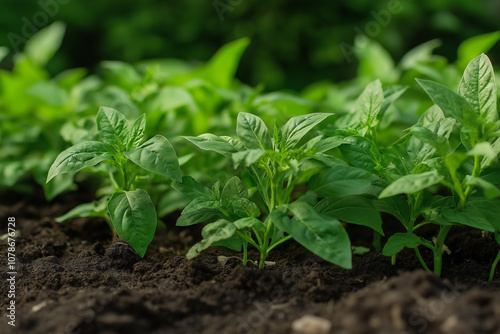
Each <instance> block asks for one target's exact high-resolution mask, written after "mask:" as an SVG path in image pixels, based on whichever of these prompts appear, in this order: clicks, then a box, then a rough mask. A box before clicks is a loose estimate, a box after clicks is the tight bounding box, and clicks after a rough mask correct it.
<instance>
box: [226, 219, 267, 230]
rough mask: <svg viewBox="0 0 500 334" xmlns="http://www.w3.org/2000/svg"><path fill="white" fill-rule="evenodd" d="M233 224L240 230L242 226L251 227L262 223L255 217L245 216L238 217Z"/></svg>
mask: <svg viewBox="0 0 500 334" xmlns="http://www.w3.org/2000/svg"><path fill="white" fill-rule="evenodd" d="M233 224H234V226H235V227H236V228H237V229H238V230H242V229H244V228H252V227H253V226H254V225H256V224H262V222H261V221H260V220H258V219H257V218H253V217H247V218H242V219H238V220H237V221H235V222H234V223H233Z"/></svg>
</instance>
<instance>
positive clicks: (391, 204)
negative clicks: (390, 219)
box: [373, 197, 410, 226]
mask: <svg viewBox="0 0 500 334" xmlns="http://www.w3.org/2000/svg"><path fill="white" fill-rule="evenodd" d="M373 204H374V205H375V207H376V208H377V210H378V211H379V212H385V213H388V214H391V215H392V216H394V218H396V219H397V220H399V221H400V222H401V224H403V226H408V221H409V220H410V208H409V206H408V204H409V203H408V202H407V201H405V200H404V199H402V198H401V197H389V198H384V199H380V200H376V201H374V203H373Z"/></svg>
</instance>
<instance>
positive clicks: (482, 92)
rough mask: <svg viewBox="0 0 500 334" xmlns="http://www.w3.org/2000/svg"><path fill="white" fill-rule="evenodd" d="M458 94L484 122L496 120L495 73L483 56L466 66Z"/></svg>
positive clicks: (486, 58) (487, 59)
mask: <svg viewBox="0 0 500 334" xmlns="http://www.w3.org/2000/svg"><path fill="white" fill-rule="evenodd" d="M499 34H500V32H499ZM458 93H459V94H460V95H462V96H463V97H464V98H465V99H466V100H467V102H469V104H470V105H471V106H472V108H474V111H475V112H476V113H477V114H478V115H481V116H483V117H484V119H485V120H486V121H490V122H495V121H496V120H498V110H497V85H496V82H495V72H494V71H493V66H492V65H491V62H490V60H489V58H488V57H487V56H486V55H485V54H482V55H479V56H477V57H476V58H474V59H473V60H472V61H471V62H470V64H469V65H468V66H467V68H466V69H465V72H464V75H463V77H462V80H461V81H460V85H459V86H458Z"/></svg>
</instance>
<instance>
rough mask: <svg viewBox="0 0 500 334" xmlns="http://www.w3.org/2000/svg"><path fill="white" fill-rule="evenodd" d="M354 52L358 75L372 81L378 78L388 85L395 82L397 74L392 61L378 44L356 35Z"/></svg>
mask: <svg viewBox="0 0 500 334" xmlns="http://www.w3.org/2000/svg"><path fill="white" fill-rule="evenodd" d="M354 50H355V51H356V56H357V57H358V59H359V67H358V75H359V76H362V77H368V78H372V79H376V78H379V79H380V80H382V81H383V82H386V83H390V82H393V81H395V80H397V77H398V72H397V70H396V68H395V64H394V60H393V59H392V57H391V55H390V54H389V52H387V50H385V49H384V48H383V47H382V46H381V45H380V44H379V43H377V42H375V41H374V40H371V39H369V38H368V37H366V36H364V35H358V36H357V37H356V40H355V44H354Z"/></svg>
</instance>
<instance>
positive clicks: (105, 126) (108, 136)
mask: <svg viewBox="0 0 500 334" xmlns="http://www.w3.org/2000/svg"><path fill="white" fill-rule="evenodd" d="M96 123H97V130H98V131H99V134H100V135H101V137H102V140H103V141H104V142H105V143H107V144H109V145H111V146H113V147H114V148H116V149H117V150H119V151H122V150H124V149H125V148H126V143H127V141H128V138H129V135H130V131H129V125H128V121H127V119H126V118H125V116H123V114H122V113H120V112H118V111H116V110H115V109H113V108H108V107H101V108H99V112H98V113H97V118H96Z"/></svg>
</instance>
